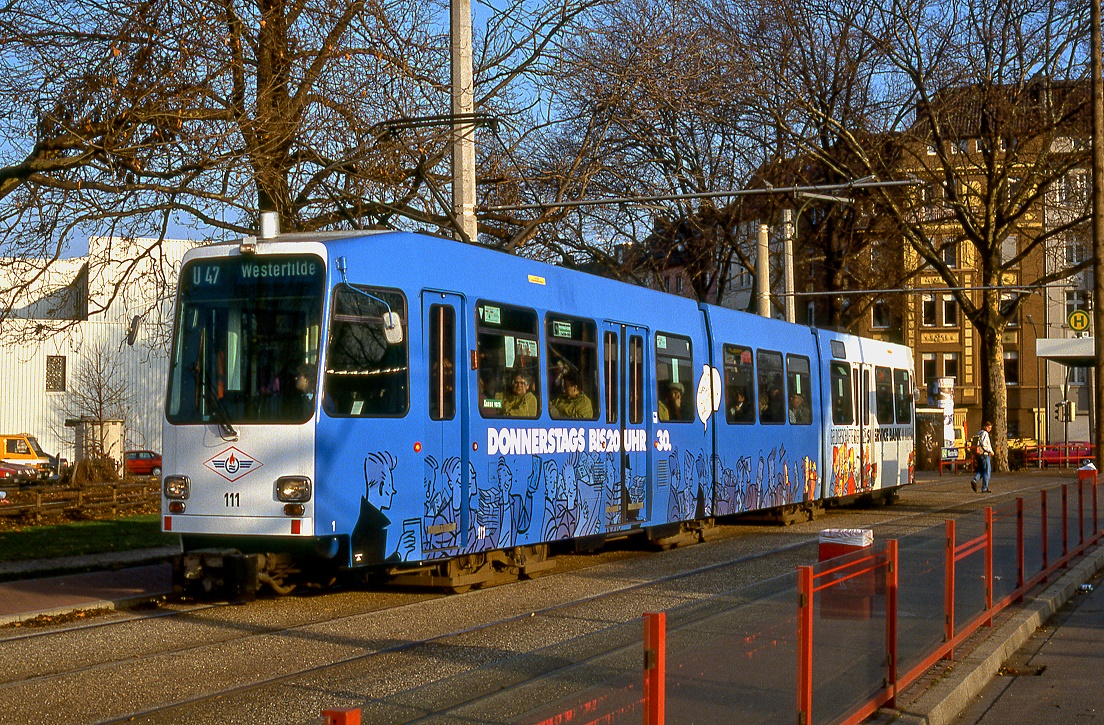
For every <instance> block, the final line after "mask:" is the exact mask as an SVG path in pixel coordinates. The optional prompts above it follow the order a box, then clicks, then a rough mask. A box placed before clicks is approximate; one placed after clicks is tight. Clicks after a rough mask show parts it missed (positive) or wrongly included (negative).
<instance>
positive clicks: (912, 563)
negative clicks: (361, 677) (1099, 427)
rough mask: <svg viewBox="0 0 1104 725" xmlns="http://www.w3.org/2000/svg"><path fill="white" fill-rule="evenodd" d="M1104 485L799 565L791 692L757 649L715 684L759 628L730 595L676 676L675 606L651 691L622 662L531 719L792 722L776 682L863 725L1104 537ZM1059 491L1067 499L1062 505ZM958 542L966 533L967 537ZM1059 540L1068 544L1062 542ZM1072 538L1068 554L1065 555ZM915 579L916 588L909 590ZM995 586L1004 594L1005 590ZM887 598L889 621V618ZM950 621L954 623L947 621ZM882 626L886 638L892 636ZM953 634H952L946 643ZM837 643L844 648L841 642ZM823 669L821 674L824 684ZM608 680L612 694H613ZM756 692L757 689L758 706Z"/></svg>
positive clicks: (820, 709) (651, 645)
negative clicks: (721, 654) (736, 615)
mask: <svg viewBox="0 0 1104 725" xmlns="http://www.w3.org/2000/svg"><path fill="white" fill-rule="evenodd" d="M1073 485H1076V487H1077V490H1076V495H1077V499H1076V501H1075V502H1074V501H1073V500H1072V499H1071V494H1072V492H1071V491H1070V486H1073ZM1097 491H1098V486H1097V475H1096V471H1078V479H1077V482H1076V484H1063V485H1062V486H1060V487H1059V488H1057V489H1051V490H1050V491H1047V490H1042V491H1039V493H1038V495H1037V496H1034V495H1033V496H1031V497H1028V498H1017V499H1015V500H1014V501H1011V502H1009V503H1007V504H1005V505H1002V506H998V507H987V508H985V509H984V511H983V512H982V515H981V516H980V517H976V516H972V515H971V516H966V517H963V518H960V519H958V520H957V521H955V520H948V521H946V522H945V523H944V526H943V529H942V531H941V532H939V530H938V529H936V530H934V531H933V530H929V531H927V532H918V533H917V534H915V535H910V536H909V537H906V538H905V539H904V540H897V539H890V540H888V541H886V542H885V543H884V544H875V545H874V546H872V547H868V548H867V549H862V550H860V551H858V552H855V553H851V554H846V555H844V556H842V557H837V558H835V559H829V560H827V561H822V562H820V563H819V564H817V565H816V566H802V567H798V570H797V577H796V584H794V583H793V580H792V579H791V580H790V583H788V584H784V585H782V586H781V587H780V588H774V589H772V590H771V591H772V592H773V593H772V594H771V595H770V596H771V599H770V601H771V602H775V601H777V603H778V605H781V604H782V603H783V602H784V601H786V600H787V599H788V598H789V597H790V596H793V594H792V593H793V592H794V589H793V588H791V587H796V595H797V596H796V600H797V602H796V603H797V611H796V613H797V618H796V625H795V624H793V623H787V622H786V620H787V617H786V616H785V614H784V613H782V612H779V611H778V606H777V605H772V606H774V608H773V609H772V610H770V611H771V612H772V613H771V614H770V615H768V616H769V622H768V620H766V619H765V620H763V622H764V623H767V624H769V623H773V625H780V624H781V625H784V626H782V627H781V629H785V630H786V633H779V632H776V631H771V630H769V627H768V630H764V631H770V635H769V636H768V637H767V638H768V639H770V640H771V645H772V646H784V642H783V641H782V640H783V639H786V638H792V634H788V633H793V632H794V629H796V641H794V642H793V645H794V647H793V648H792V649H789V650H788V651H785V650H782V649H779V650H776V651H778V652H783V651H785V658H783V659H782V660H779V662H786V661H788V662H794V659H791V658H796V662H795V663H794V664H795V665H796V672H794V671H793V670H790V673H791V674H795V675H796V677H795V678H794V679H793V680H791V682H793V684H789V683H787V684H786V685H785V689H781V690H779V689H778V686H779V685H780V684H781V683H780V682H778V681H773V682H769V683H763V682H761V681H760V679H757V678H756V675H761V674H762V672H763V670H764V669H769V668H764V667H763V665H762V664H758V662H759V661H758V659H757V658H750V654H749V659H748V660H747V662H749V663H750V664H748V665H746V666H745V665H739V664H737V665H736V669H737V670H740V672H736V673H733V672H732V671H731V669H726V670H724V671H723V672H722V673H720V675H721V676H720V677H717V678H715V679H714V680H712V681H711V680H710V676H711V675H714V674H716V673H715V672H711V671H710V669H712V670H714V671H716V670H718V669H720V668H718V667H717V662H718V660H717V651H718V647H720V648H721V649H723V648H725V647H732V646H734V645H735V648H736V649H738V647H739V646H738V645H736V644H735V643H736V642H737V641H742V640H739V639H733V640H732V641H731V642H730V641H729V640H727V639H724V637H725V636H728V635H731V636H733V637H747V632H746V630H742V629H740V627H741V626H743V625H742V624H741V625H737V626H736V627H733V626H732V624H731V622H732V620H728V621H725V620H724V619H723V617H726V616H727V617H731V616H732V615H731V613H730V610H728V609H726V608H725V607H724V606H723V604H722V605H719V606H718V608H717V610H716V612H715V613H714V614H713V615H710V616H711V617H715V618H719V619H718V621H717V623H716V625H715V626H714V629H711V630H709V631H708V632H709V633H708V634H706V633H704V632H703V631H700V630H695V629H694V627H695V626H696V625H695V622H698V623H699V625H700V622H701V621H705V620H703V619H702V618H701V617H698V618H695V617H690V618H685V620H684V621H683V623H680V624H679V625H678V627H677V628H676V629H674V630H673V634H672V636H675V635H678V637H679V638H681V641H682V644H681V646H680V645H679V644H678V640H673V641H674V642H675V644H674V645H673V646H674V649H673V650H672V652H674V654H673V655H672V658H673V659H672V662H673V664H672V665H671V666H672V667H673V668H674V669H672V670H671V671H670V678H669V673H668V664H669V663H668V661H667V658H668V641H667V616H666V613H665V612H649V613H647V614H645V615H644V632H643V649H644V658H643V667H642V675H643V691H642V692H640V691H639V690H637V688H638V687H639V686H640V684H641V679H640V675H639V674H637V675H633V674H632V673H631V670H630V671H629V672H628V673H626V672H624V671H623V670H622V671H621V672H622V674H621V675H618V677H624V676H625V675H626V674H627V675H628V677H629V678H631V679H630V680H629V682H628V684H625V682H624V681H623V680H621V679H616V680H611V681H610V682H613V683H615V684H613V685H609V684H608V683H606V684H598V685H595V686H594V687H592V688H590V689H587V690H585V691H583V692H581V693H577V694H575V695H573V696H569V697H568V698H565V699H564V700H562V701H559V702H556V703H554V704H553V705H552V708H551V709H550V711H549V712H550V714H549V712H541V714H540V715H539V716H537V717H536V719H532V717H533V716H530V719H523V720H521V721H519V722H529V723H535V722H541V723H547V724H548V725H554V724H557V723H564V722H568V721H572V722H580V723H592V724H593V725H599V724H603V725H604V724H606V723H613V722H626V721H635V720H636V718H638V717H640V716H641V713H642V714H643V721H644V723H645V724H646V725H662V723H663V722H664V717H665V714H666V712H667V710H668V708H669V707H670V708H672V712H676V711H677V709H678V703H679V702H680V701H681V703H682V705H683V706H684V707H685V706H687V703H688V701H689V707H692V708H693V709H694V711H695V712H698V711H699V710H700V711H701V712H704V710H702V708H705V707H711V708H712V709H711V710H709V712H710V713H711V714H712V715H718V714H720V715H719V716H723V715H724V714H725V713H732V715H733V718H735V713H734V712H733V711H732V710H731V709H729V710H724V709H719V708H722V705H721V704H719V703H720V701H721V700H722V699H723V697H724V696H725V695H727V694H730V693H732V692H735V691H739V694H740V695H741V696H744V697H745V700H743V701H742V702H741V703H740V706H742V707H744V708H745V712H753V711H754V712H755V714H756V715H757V716H760V715H762V716H764V717H769V718H771V719H779V718H784V717H788V714H787V713H783V712H779V711H777V709H781V708H786V707H788V705H787V704H786V701H785V699H782V700H781V701H777V699H776V701H775V705H774V708H777V709H771V708H770V706H766V707H768V709H769V712H765V713H764V712H761V711H762V710H763V708H764V707H765V705H764V702H765V699H766V698H765V695H764V694H763V693H766V692H768V690H764V689H759V690H756V689H755V688H756V687H760V688H762V687H769V688H771V689H770V690H769V692H770V693H772V694H782V695H783V698H785V697H788V695H786V694H785V693H786V690H788V689H789V687H794V688H795V689H796V693H795V698H794V699H793V700H790V702H794V703H795V705H796V709H797V720H798V722H799V723H804V724H805V725H812V723H814V722H837V723H845V724H848V725H850V724H851V723H858V722H860V721H862V720H863V719H865V718H866V717H868V716H870V715H871V714H873V713H874V712H876V711H877V709H878V708H880V707H882V706H886V705H888V706H890V707H893V706H895V705H896V704H897V699H898V697H899V695H900V693H901V692H902V691H903V690H904V688H906V687H908V686H909V685H910V684H912V683H913V682H915V681H916V680H917V679H918V678H919V677H920V676H921V675H923V674H924V673H925V672H927V671H928V669H929V668H931V666H933V665H934V664H936V663H937V662H938V661H939V660H941V659H951V658H953V657H954V654H955V650H956V649H957V648H960V647H961V646H962V644H963V642H964V640H966V639H967V638H968V637H970V636H971V635H972V634H974V633H975V632H976V631H977V630H978V629H979V628H981V627H983V626H992V625H993V620H994V617H995V616H996V615H997V614H998V613H999V612H1001V611H1002V610H1003V609H1004V608H1006V607H1008V606H1009V605H1010V604H1012V603H1014V602H1017V601H1021V600H1023V599H1024V597H1025V596H1026V595H1027V594H1028V593H1029V592H1031V591H1032V590H1033V589H1035V588H1036V587H1038V586H1039V585H1041V584H1044V583H1046V582H1047V581H1049V580H1050V578H1051V577H1052V576H1053V575H1054V574H1055V573H1056V572H1057V571H1058V570H1060V569H1062V568H1064V567H1067V566H1069V563H1070V562H1071V561H1072V560H1073V559H1074V558H1075V557H1078V556H1080V555H1081V554H1083V553H1084V552H1085V550H1086V549H1087V548H1088V547H1090V546H1093V545H1094V544H1096V543H1097V542H1099V541H1100V540H1101V536H1102V533H1104V532H1102V531H1101V528H1100V521H1099V512H1098V494H1097ZM1090 494H1091V495H1090ZM1059 496H1060V498H1061V501H1060V502H1058V501H1056V500H1055V499H1056V498H1058V497H1059ZM1090 523H1091V526H1090ZM1072 525H1076V526H1077V529H1076V531H1075V532H1071V530H1070V527H1071V526H1072ZM1059 529H1060V535H1059ZM937 532H938V533H937ZM967 532H968V533H967ZM978 532H980V533H978ZM1071 533H1072V534H1073V535H1072V536H1071ZM933 534H935V536H934V537H933ZM959 537H963V540H961V541H959ZM1051 537H1054V539H1055V541H1053V542H1051V541H1050V539H1051ZM902 541H903V542H904V543H902ZM910 546H911V548H906V547H910ZM1059 547H1060V548H1061V551H1060V552H1059V551H1057V549H1058V548H1059ZM998 552H999V554H1000V557H999V559H998V558H997V553H998ZM902 557H904V558H903V559H902ZM902 566H904V569H905V571H902ZM940 569H942V571H940ZM998 572H999V574H1000V576H999V577H998ZM940 576H942V578H943V582H942V584H943V586H942V589H943V591H942V597H940V596H939V594H938V590H939V584H938V577H940ZM902 577H904V578H902ZM979 579H980V580H981V585H980V586H979V584H978V581H979ZM902 582H904V584H905V589H904V591H903V592H902ZM1013 583H1014V585H1013ZM995 585H996V588H998V589H999V590H1000V594H999V595H998V594H997V592H996V591H995ZM772 586H773V585H772ZM932 590H934V593H935V596H934V597H933V598H931V599H928V600H925V601H924V602H918V601H913V600H911V599H910V601H909V612H910V618H908V619H906V618H902V619H900V620H899V619H898V604H899V599H900V598H901V597H902V596H910V595H911V596H913V597H915V596H917V595H925V594H926V593H927V592H931V591H932ZM741 591H742V590H741ZM959 595H961V596H959ZM956 597H959V599H960V600H961V601H959V604H963V607H962V611H959V612H956V608H957V607H958V605H957V604H956V601H958V600H956ZM940 599H942V606H941V607H940V603H939V600H940ZM736 600H741V601H755V598H754V597H750V596H748V597H743V596H741V597H732V598H731V599H730V600H729V601H730V602H732V601H736ZM789 601H792V600H789ZM883 605H884V610H885V617H884V621H882V617H881V616H880V615H881V611H880V610H881V608H882V606H883ZM925 607H926V608H927V609H925ZM940 609H942V611H941V612H940V611H939V610H940ZM920 610H923V615H922V617H926V619H924V620H923V627H924V628H925V629H924V639H923V640H922V641H920V642H919V644H918V643H917V642H915V641H913V640H914V639H917V635H916V629H917V625H916V623H917V618H918V617H920V616H921V615H918V614H917V612H918V611H920ZM790 611H793V610H790ZM780 615H782V616H780ZM956 615H957V616H956ZM939 616H941V617H942V621H941V622H940V621H939V620H938V619H937V617H939ZM958 619H965V620H966V621H963V622H959V621H958ZM740 621H741V622H742V621H743V620H740ZM882 627H884V630H885V632H884V640H883V639H882V635H881V633H880V631H879V629H880V628H882ZM818 628H819V629H820V631H821V634H820V639H819V640H818V639H815V638H814V630H817V629H818ZM902 628H904V629H902ZM910 628H911V629H910ZM774 629H775V630H777V629H779V627H778V626H775V627H774ZM753 631H755V632H758V631H760V630H758V629H756V630H753ZM840 632H845V633H850V634H851V635H855V641H854V642H846V643H845V647H846V648H848V649H840V645H839V643H838V642H834V641H833V640H834V639H835V638H836V637H838V636H839V634H840ZM940 632H941V635H942V636H941V639H942V641H939V640H940ZM844 636H845V637H846V636H848V634H845V635H844ZM708 637H712V638H713V639H708ZM910 637H911V638H912V639H910ZM863 638H865V639H863ZM859 640H862V641H861V642H860V641H859ZM883 642H884V644H883ZM933 643H934V644H933ZM833 646H835V647H836V649H835V650H833V649H830V648H832V647H833ZM883 646H884V651H883V650H882V647H883ZM863 647H865V648H866V649H864V650H862V656H865V657H866V660H865V661H866V663H867V667H868V669H867V670H864V671H863V673H862V674H863V675H864V677H865V679H864V678H863V677H859V678H856V679H854V680H852V679H850V675H847V676H845V677H843V678H838V677H837V679H834V680H833V679H830V678H828V677H826V675H825V673H826V672H828V671H830V670H836V669H838V668H839V667H842V666H845V665H847V664H848V663H846V662H844V661H842V660H844V659H846V657H847V656H849V654H850V653H855V652H858V651H859V649H861V648H863ZM818 648H819V649H818ZM680 658H681V659H680ZM871 662H873V663H874V665H873V670H872V671H873V673H874V674H875V675H876V684H874V685H873V686H869V682H870V678H869V677H868V675H869V674H870V671H871V670H870V669H869V663H871ZM902 663H904V664H903V666H902ZM883 667H884V677H883V675H882V673H881V672H882V670H881V668H883ZM680 668H681V669H680ZM634 669H635V668H634ZM776 669H777V668H775V670H776ZM691 670H692V671H691ZM817 677H820V681H819V682H818V681H817ZM669 679H670V681H671V684H669ZM841 682H843V683H846V690H845V691H844V692H843V693H842V694H841V693H840V692H839V690H840V683H841ZM864 683H866V684H864ZM718 685H719V686H718ZM710 686H712V687H713V689H712V690H711V691H710V692H711V693H712V695H713V698H712V700H711V701H710V699H709V698H708V697H706V696H705V695H704V694H703V693H704V692H705V690H703V689H702V688H708V687H710ZM603 687H605V688H606V689H605V690H603V689H601V688H603ZM668 687H670V688H671V690H670V691H668ZM617 688H619V689H617ZM595 692H599V693H601V692H605V693H606V696H595V694H594V693H595ZM719 693H722V694H719ZM748 693H751V694H748ZM756 693H758V694H756ZM747 697H750V698H752V699H751V700H750V705H749V704H748V700H747V699H746V698H747ZM580 698H582V699H580ZM669 698H670V699H669ZM580 703H581V704H580ZM723 707H730V705H729V704H724V705H723ZM699 714H700V713H699ZM326 715H327V717H328V718H330V719H329V720H327V722H332V723H335V724H336V723H341V722H345V723H353V722H355V721H354V720H353V719H352V717H354V716H353V715H352V713H351V712H349V713H346V712H343V711H342V712H339V711H330V712H327V713H326ZM357 715H359V712H358V713H357ZM673 716H674V715H673ZM341 718H348V719H341Z"/></svg>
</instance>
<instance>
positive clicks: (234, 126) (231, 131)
mask: <svg viewBox="0 0 1104 725" xmlns="http://www.w3.org/2000/svg"><path fill="white" fill-rule="evenodd" d="M600 2H601V0H536V1H534V2H524V1H522V0H516V2H513V3H509V4H507V5H506V6H502V7H496V8H493V9H491V10H490V13H489V18H488V19H487V22H486V25H485V28H486V29H485V32H484V33H483V34H481V35H480V36H479V37H478V38H477V43H478V49H477V68H476V96H477V98H476V105H477V108H478V109H479V110H480V111H482V112H485V113H488V114H491V115H494V116H500V117H504V118H507V119H509V118H510V117H511V116H516V117H517V119H519V120H520V119H524V118H525V116H526V114H527V112H528V109H529V107H530V106H531V105H532V103H533V98H534V96H532V94H531V92H530V91H529V90H527V89H530V88H532V87H533V86H534V84H535V83H537V82H538V81H539V80H540V78H541V77H542V76H543V75H544V74H546V73H548V72H549V68H550V64H551V63H552V61H551V60H550V59H551V58H553V57H554V56H555V55H556V53H558V52H559V49H560V46H559V45H558V42H557V41H558V39H559V38H560V37H561V36H562V35H563V34H564V33H565V32H566V31H567V29H568V28H570V27H571V25H572V23H573V22H574V21H575V19H576V18H577V17H578V16H579V15H580V14H581V13H583V12H584V11H585V10H587V9H588V8H590V7H592V6H594V5H597V4H600ZM447 10H448V4H447V2H445V1H444V0H438V1H437V2H433V3H424V2H415V1H414V0H383V1H382V2H371V3H366V2H363V1H362V0H354V1H353V2H350V3H346V2H336V1H335V0H275V1H274V2H269V1H267V0H266V1H265V2H251V1H250V0H240V1H239V0H228V1H227V2H206V1H202V2H198V3H185V4H183V5H182V4H180V3H174V2H169V1H168V0H124V1H123V2H120V3H115V4H109V5H104V4H102V3H95V2H91V1H89V0H78V1H77V2H74V3H69V4H65V5H62V6H57V5H56V4H53V3H43V2H40V0H31V2H29V3H24V4H22V5H20V6H19V8H18V9H14V8H13V9H8V10H5V11H0V25H2V26H3V30H4V32H3V33H2V34H0V48H2V50H3V53H2V54H0V64H3V68H4V71H5V73H4V74H0V113H3V114H4V115H5V117H7V118H9V119H19V118H26V119H30V121H29V122H28V123H27V124H26V126H25V127H19V126H16V125H11V126H9V128H8V138H7V139H6V141H7V143H6V144H5V153H4V156H6V158H3V157H0V257H3V258H5V259H7V260H27V259H34V260H38V263H37V264H36V265H34V267H33V268H31V269H28V270H26V271H25V273H23V274H20V275H18V276H16V275H12V276H11V280H12V281H11V282H10V283H9V284H7V285H6V286H5V288H4V289H0V303H3V305H4V309H3V310H0V316H3V313H4V312H8V311H10V310H12V309H14V308H16V307H18V306H20V305H22V304H25V303H26V294H27V292H28V291H29V290H32V289H34V290H38V289H40V285H41V283H42V281H43V280H42V277H43V276H45V275H46V274H47V272H46V271H45V270H46V269H48V267H49V266H50V264H51V263H52V262H53V261H55V260H57V259H59V258H61V257H63V256H66V255H67V254H69V253H70V250H71V249H72V248H73V246H74V245H76V244H79V241H80V240H81V239H82V238H83V236H85V235H87V234H89V233H98V234H101V235H103V236H115V237H123V238H130V239H136V238H146V237H149V238H152V239H153V240H155V241H154V242H153V244H154V245H155V244H157V241H156V240H159V239H161V238H163V237H164V236H165V234H166V231H167V230H168V229H169V228H170V226H172V225H174V224H192V225H195V226H196V227H197V228H205V229H214V230H216V233H224V234H227V235H242V234H247V233H250V231H251V230H252V229H255V228H256V223H255V221H256V219H257V215H258V212H260V211H275V212H277V213H278V214H279V217H280V219H281V225H282V227H283V228H284V229H285V230H318V229H327V228H334V227H339V226H349V225H357V226H360V225H368V224H373V223H375V224H387V225H398V226H427V227H430V228H434V229H446V230H448V229H450V228H451V225H452V223H453V220H452V218H451V209H450V206H451V205H450V204H449V202H448V194H447V187H448V185H449V183H450V178H451V172H450V170H449V165H448V158H449V154H450V150H451V146H450V134H451V123H450V121H449V120H448V119H447V118H444V119H441V120H440V122H436V123H428V124H424V123H423V124H411V123H407V121H408V120H409V119H417V118H424V117H427V116H440V115H447V113H448V109H449V73H448V61H449V54H448V46H449V43H448V27H447V18H448V11H447ZM514 125H515V126H521V125H522V124H520V123H519V124H514ZM514 142H516V139H515V140H514ZM514 142H511V144H510V145H512V143H514ZM503 145H504V146H505V148H507V149H508V148H510V145H506V144H503ZM496 153H497V154H499V155H501V153H502V150H501V149H499V151H498V152H496ZM486 158H488V159H490V160H491V161H492V162H493V161H494V160H495V159H496V155H495V153H492V154H488V155H487V157H486ZM98 262H99V261H98V260H90V264H93V265H95V264H97V263H98ZM19 263H22V262H19ZM10 264H13V265H14V264H17V262H14V261H13V262H10ZM117 271H118V272H119V273H120V275H122V276H120V277H119V280H123V279H125V278H126V275H128V274H130V273H131V272H132V270H126V269H125V268H124V269H119V270H117ZM93 273H94V271H93ZM94 312H95V311H94V310H93V311H92V313H93V314H94Z"/></svg>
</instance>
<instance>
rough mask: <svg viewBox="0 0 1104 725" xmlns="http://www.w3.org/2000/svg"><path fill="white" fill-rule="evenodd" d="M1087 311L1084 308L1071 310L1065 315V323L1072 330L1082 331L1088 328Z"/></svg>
mask: <svg viewBox="0 0 1104 725" xmlns="http://www.w3.org/2000/svg"><path fill="white" fill-rule="evenodd" d="M1090 322H1091V320H1090V319H1089V313H1088V312H1087V311H1086V310H1072V311H1071V312H1070V313H1069V314H1068V315H1066V324H1067V325H1069V328H1070V329H1071V330H1073V331H1074V332H1084V331H1086V330H1088V329H1089V323H1090Z"/></svg>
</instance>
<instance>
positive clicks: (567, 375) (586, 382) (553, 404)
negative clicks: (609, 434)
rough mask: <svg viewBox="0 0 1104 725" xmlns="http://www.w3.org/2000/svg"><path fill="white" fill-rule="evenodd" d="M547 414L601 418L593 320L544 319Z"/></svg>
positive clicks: (570, 417) (557, 317)
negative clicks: (546, 355) (546, 362)
mask: <svg viewBox="0 0 1104 725" xmlns="http://www.w3.org/2000/svg"><path fill="white" fill-rule="evenodd" d="M544 333H545V334H544V339H545V341H546V345H547V348H548V388H547V390H548V414H549V415H550V416H551V417H552V418H556V419H559V420H563V419H575V420H594V419H595V418H597V417H598V406H597V404H596V403H595V401H597V400H599V397H598V332H597V328H596V326H595V324H594V323H593V322H592V321H591V320H580V319H577V318H572V317H564V316H561V315H547V316H546V317H545V329H544Z"/></svg>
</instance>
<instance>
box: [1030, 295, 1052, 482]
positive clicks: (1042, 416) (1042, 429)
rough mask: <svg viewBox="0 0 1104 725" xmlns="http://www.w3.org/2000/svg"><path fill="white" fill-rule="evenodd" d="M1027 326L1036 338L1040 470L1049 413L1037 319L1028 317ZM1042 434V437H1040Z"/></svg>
mask: <svg viewBox="0 0 1104 725" xmlns="http://www.w3.org/2000/svg"><path fill="white" fill-rule="evenodd" d="M1027 324H1029V325H1031V334H1032V335H1033V336H1034V337H1035V437H1036V439H1037V442H1036V454H1037V458H1038V463H1039V468H1042V467H1043V442H1044V441H1045V440H1046V438H1047V435H1046V425H1047V411H1046V408H1044V407H1043V372H1042V362H1043V361H1042V358H1040V357H1039V330H1038V329H1037V328H1036V327H1035V319H1034V318H1033V317H1032V316H1031V315H1027ZM1040 433H1041V434H1042V435H1040Z"/></svg>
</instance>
